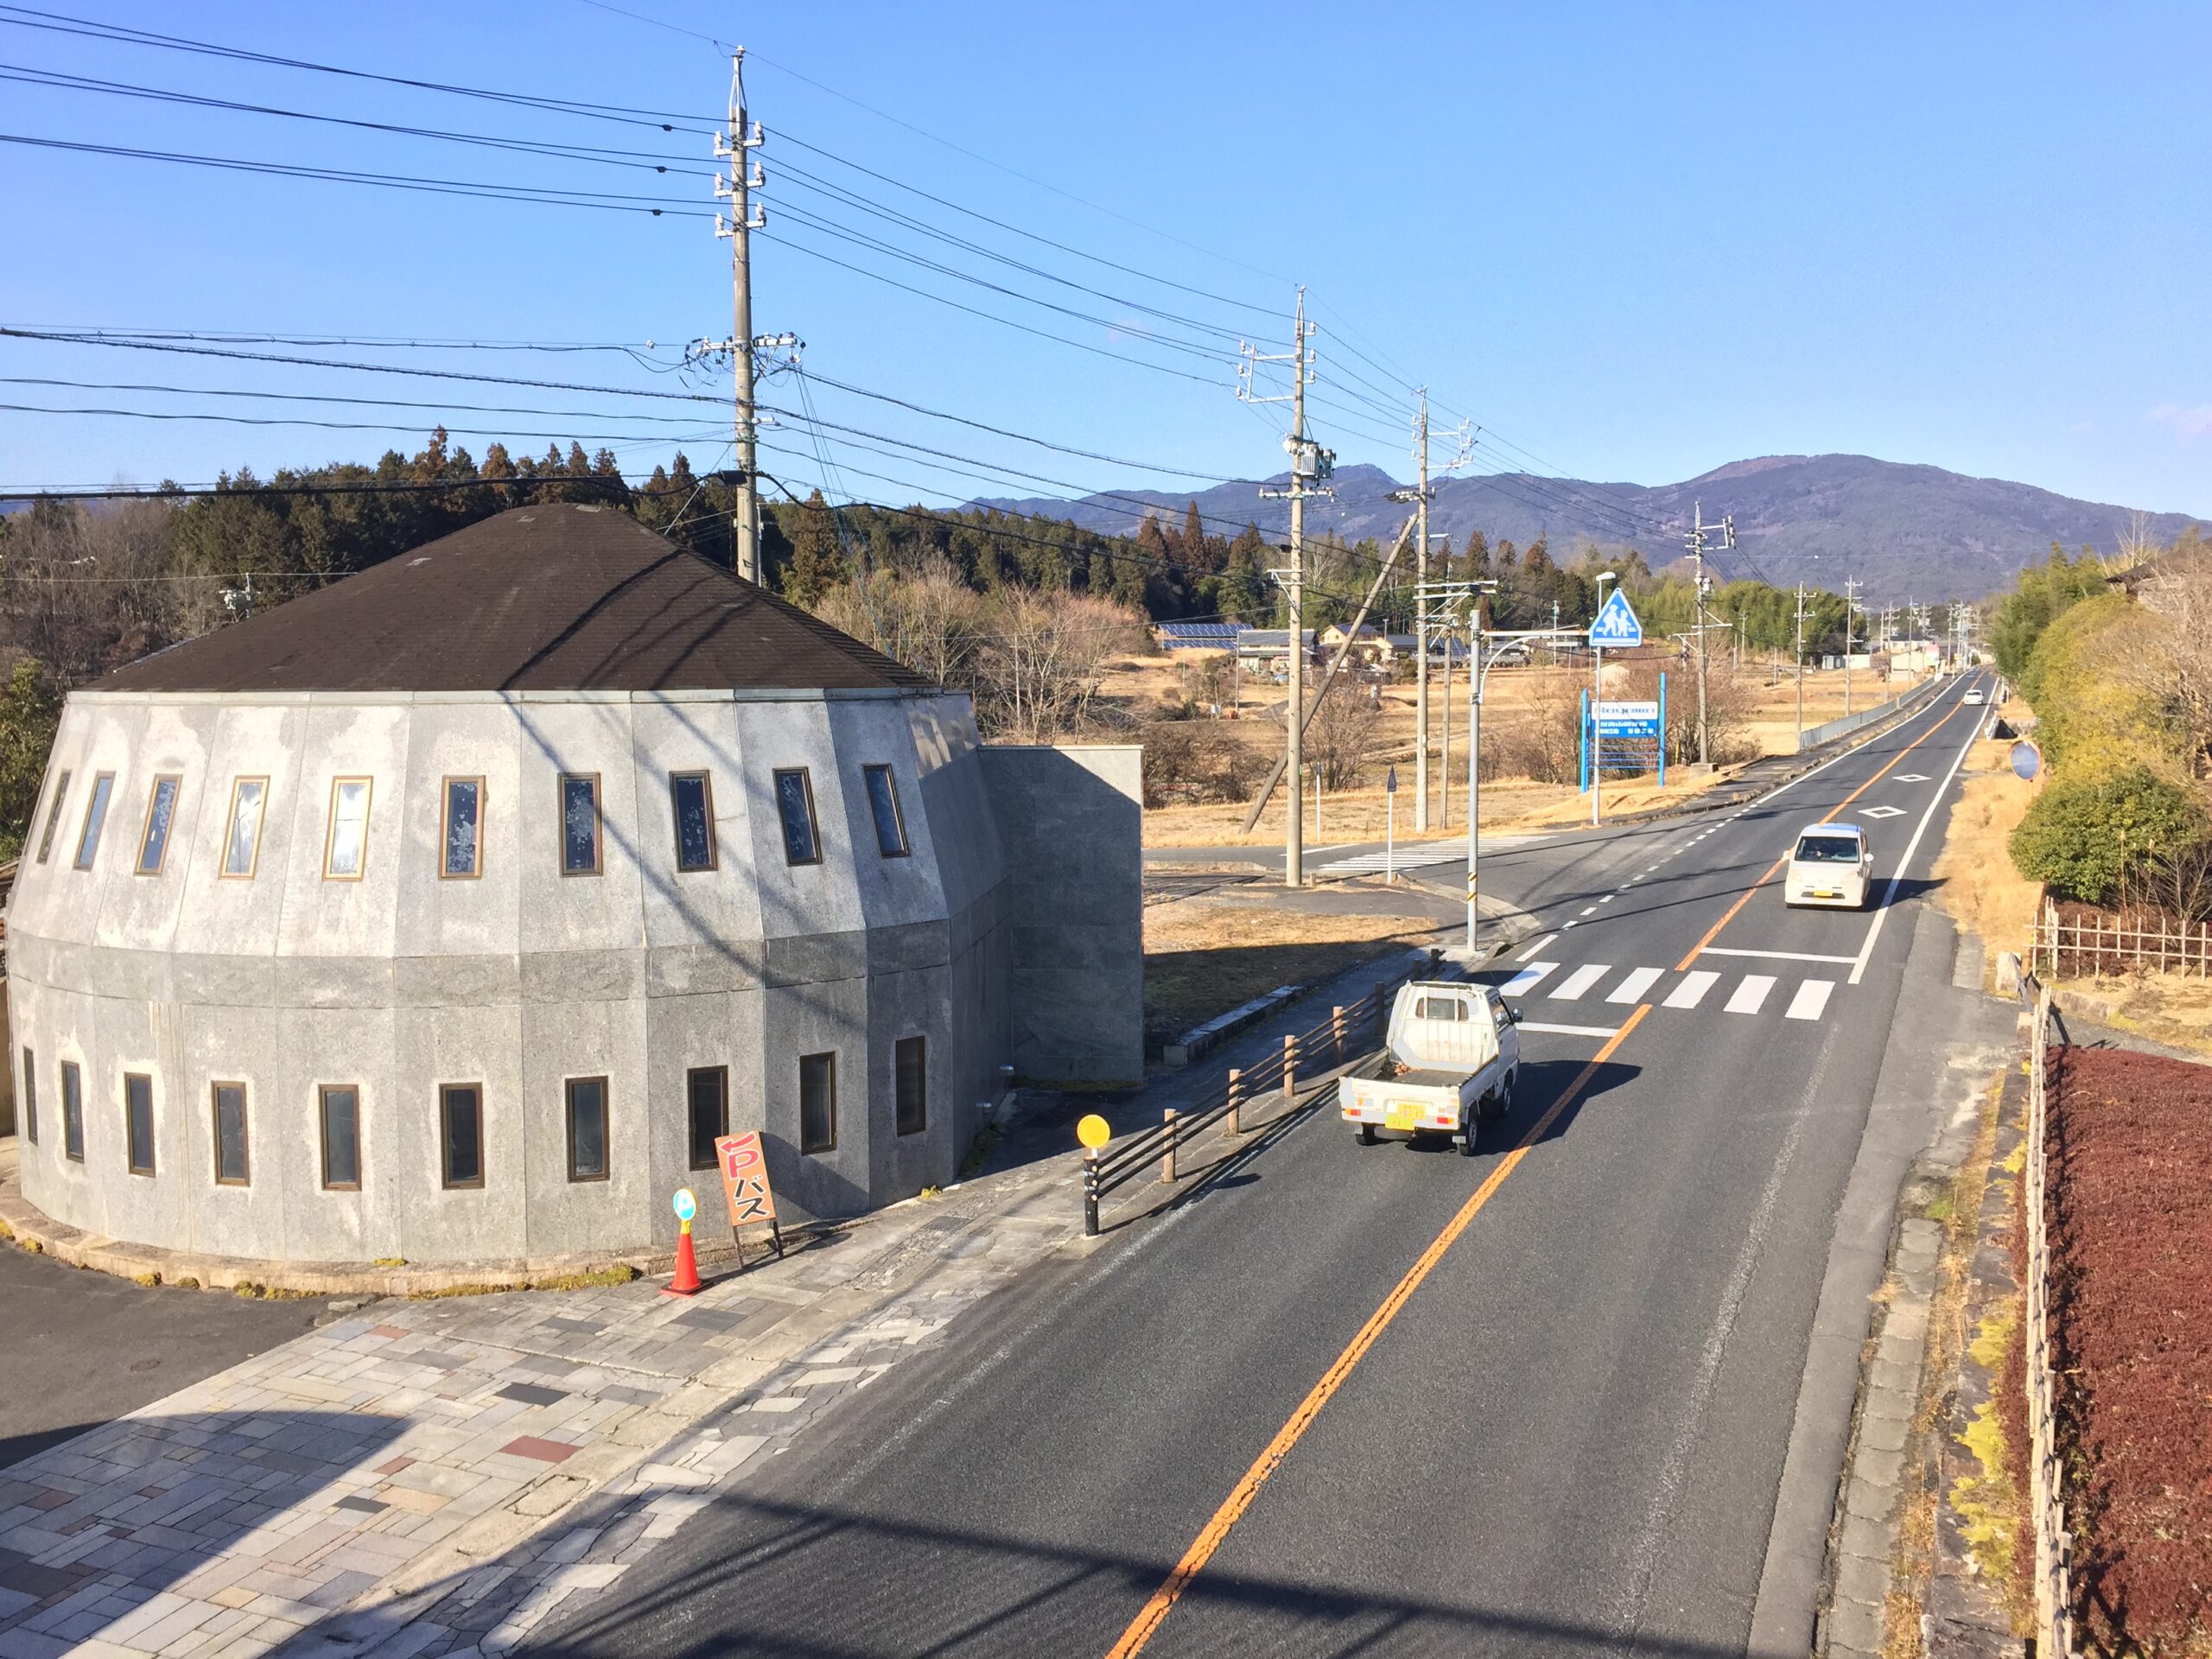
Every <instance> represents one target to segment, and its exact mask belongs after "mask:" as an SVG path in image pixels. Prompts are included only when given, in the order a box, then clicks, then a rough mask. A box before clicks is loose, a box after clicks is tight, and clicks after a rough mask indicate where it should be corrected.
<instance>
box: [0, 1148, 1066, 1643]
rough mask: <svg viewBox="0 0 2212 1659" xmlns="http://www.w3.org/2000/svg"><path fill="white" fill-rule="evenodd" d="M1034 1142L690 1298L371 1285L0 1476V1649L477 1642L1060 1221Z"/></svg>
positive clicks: (864, 1370) (651, 1292) (698, 1493)
mask: <svg viewBox="0 0 2212 1659" xmlns="http://www.w3.org/2000/svg"><path fill="white" fill-rule="evenodd" d="M1070 1175H1071V1170H1070V1166H1069V1161H1068V1160H1065V1159H1056V1160H1047V1161H1044V1162H1040V1163H1037V1164H1033V1165H1030V1166H1027V1167H1024V1168H1021V1169H1017V1170H1013V1171H1010V1172H1007V1173H1005V1174H1002V1175H998V1176H995V1177H992V1178H991V1179H988V1180H986V1181H982V1182H976V1183H971V1184H969V1185H968V1186H966V1187H963V1188H960V1189H957V1190H955V1191H954V1192H950V1193H949V1194H947V1195H946V1196H945V1197H944V1198H940V1199H937V1200H933V1201H928V1202H921V1201H917V1202H914V1203H910V1204H906V1205H899V1206H896V1207H894V1208H893V1209H892V1210H889V1211H883V1212H880V1213H879V1214H877V1215H875V1216H873V1217H868V1218H867V1219H866V1220H865V1221H863V1222H861V1223H860V1224H855V1226H853V1227H852V1228H850V1229H849V1230H846V1231H845V1232H843V1233H842V1235H840V1236H838V1237H837V1238H836V1243H834V1245H832V1246H831V1247H829V1248H814V1249H806V1250H804V1251H800V1252H797V1253H794V1254H793V1255H791V1257H790V1258H788V1259H787V1260H785V1261H783V1262H768V1263H764V1264H762V1265H760V1266H759V1267H756V1268H753V1269H751V1270H750V1271H748V1272H747V1273H745V1274H739V1275H735V1276H733V1277H729V1278H726V1279H724V1280H722V1281H721V1282H718V1283H716V1284H714V1285H711V1286H709V1287H708V1289H707V1290H706V1291H705V1292H704V1293H702V1294H701V1295H699V1296H697V1297H696V1298H692V1299H690V1300H677V1299H674V1298H670V1297H665V1296H664V1295H662V1294H660V1293H659V1291H658V1287H656V1286H655V1285H654V1284H653V1283H652V1282H651V1281H640V1282H639V1283H635V1284H631V1285H623V1286H610V1287H601V1288H599V1289H594V1290H588V1291H579V1292H571V1293H565V1294H557V1295H555V1294H543V1293H539V1294H531V1293H520V1294H501V1295H492V1296H478V1297H465V1298H461V1297H457V1298H452V1299H448V1300H426V1301H413V1302H382V1303H378V1304H375V1305H373V1306H372V1307H371V1308H370V1309H369V1310H367V1311H366V1312H365V1313H364V1314H363V1315H362V1316H361V1317H359V1318H355V1319H347V1320H345V1321H343V1322H341V1323H337V1324H333V1325H327V1326H325V1327H323V1328H321V1330H318V1331H316V1332H314V1333H312V1334H311V1335H308V1336H306V1337H302V1338H298V1339H296V1340H295V1341H293V1342H290V1343H289V1344H285V1345H283V1346H282V1347H280V1348H277V1349H274V1350H272V1351H270V1352H268V1353H265V1354H263V1355H260V1356H258V1357H255V1358H253V1359H251V1360H249V1361H247V1362H246V1363H243V1364H241V1365H238V1366H236V1367H234V1368H233V1369H232V1370H228V1371H226V1372H224V1373H222V1374H220V1375H219V1376H213V1377H211V1378H209V1379H207V1381H206V1382H203V1383H198V1384H195V1385H194V1386H193V1387H192V1388H189V1389H185V1390H184V1391H182V1392H181V1393H179V1394H176V1395H171V1396H170V1397H169V1398H168V1399H166V1400H162V1401H161V1402H157V1403H156V1404H155V1405H153V1406H150V1407H148V1408H145V1409H144V1410H143V1411H140V1412H137V1413H136V1414H132V1415H131V1416H129V1417H126V1418H123V1419H121V1420H118V1421H116V1422H113V1423H111V1424H108V1425H106V1426H105V1427H102V1428H99V1429H96V1430H93V1431H92V1433H87V1434H85V1435H82V1436H80V1437H79V1438H78V1439H76V1440H72V1441H69V1442H67V1443H66V1444H64V1445H62V1446H56V1447H54V1448H52V1449H50V1450H48V1451H47V1452H41V1453H40V1454H38V1455H37V1456H35V1457H33V1458H30V1459H27V1460H25V1461H24V1462H22V1463H20V1464H16V1465H13V1466H12V1467H10V1468H9V1469H7V1470H6V1471H4V1472H0V1659H49V1656H54V1655H59V1654H63V1653H78V1654H86V1655H123V1654H130V1655H156V1654H157V1655H163V1656H175V1659H182V1656H187V1655H189V1656H194V1659H231V1656H238V1655H250V1654H260V1653H265V1652H268V1651H270V1649H275V1648H277V1647H279V1646H281V1645H282V1644H283V1643H286V1642H288V1641H289V1640H291V1639H292V1638H294V1637H299V1636H301V1635H302V1633H303V1632H304V1633H311V1634H312V1635H313V1637H315V1645H316V1647H317V1648H318V1649H320V1648H322V1647H325V1646H327V1647H330V1648H338V1647H340V1646H341V1645H342V1646H343V1648H344V1649H345V1650H346V1651H348V1652H352V1653H356V1654H363V1653H374V1654H377V1655H379V1656H385V1659H411V1656H416V1655H423V1656H439V1655H444V1654H453V1653H471V1652H476V1653H498V1652H502V1651H505V1649H509V1648H511V1647H512V1646H514V1645H515V1644H516V1643H518V1642H519V1641H520V1640H521V1639H522V1637H524V1634H525V1633H526V1632H527V1631H528V1630H530V1629H531V1627H532V1626H534V1625H535V1624H537V1623H538V1622H539V1621H541V1620H542V1619H543V1618H545V1617H546V1616H547V1615H548V1614H549V1613H550V1612H552V1611H555V1610H556V1608H557V1607H558V1606H559V1605H560V1604H561V1602H562V1601H563V1599H565V1598H567V1597H569V1596H571V1595H575V1594H578V1593H583V1592H591V1591H594V1590H598V1589H602V1588H604V1587H605V1586H607V1585H608V1584H610V1583H612V1582H613V1580H616V1579H617V1578H619V1577H620V1575H621V1574H622V1573H623V1572H624V1571H625V1570H626V1568H627V1567H628V1566H629V1565H630V1563H631V1562H632V1560H636V1559H637V1558H638V1557H639V1555H640V1554H643V1553H644V1552H645V1550H647V1549H649V1548H652V1546H653V1545H655V1544H656V1543H657V1542H658V1541H660V1540H661V1539H664V1538H665V1537H667V1536H668V1535H671V1534H672V1533H673V1532H674V1531H675V1530H676V1529H677V1528H678V1527H679V1526H681V1525H682V1524H683V1521H684V1520H685V1519H686V1518H687V1517H688V1516H690V1515H691V1514H692V1513H694V1512H695V1511H696V1510H699V1509H700V1508H702V1507H703V1506H704V1505H705V1504H706V1503H709V1501H711V1498H712V1497H713V1495H714V1493H715V1490H716V1489H717V1488H720V1487H723V1486H726V1485H734V1484H737V1483H739V1482H741V1480H742V1479H743V1478H744V1473H745V1470H746V1468H747V1465H748V1464H750V1463H751V1462H752V1461H753V1460H754V1459H758V1458H760V1457H764V1456H769V1455H773V1454H774V1453H775V1452H778V1451H780V1450H782V1449H784V1448H785V1447H786V1446H790V1445H791V1444H792V1443H794V1442H795V1441H797V1440H799V1439H800V1438H801V1437H802V1436H804V1435H805V1434H806V1433H808V1431H809V1430H810V1428H811V1427H813V1426H814V1425H815V1424H817V1422H819V1421H821V1420H822V1419H823V1418H824V1417H825V1416H827V1415H828V1414H831V1413H834V1412H836V1410H837V1409H838V1408H839V1407H840V1406H841V1404H842V1403H843V1402H846V1401H848V1400H849V1398H850V1397H851V1396H852V1395H854V1394H855V1393H856V1392H857V1391H858V1390H859V1389H864V1388H866V1387H868V1385H869V1384H870V1383H873V1382H874V1380H875V1379H876V1378H877V1377H879V1376H881V1375H883V1373H884V1372H886V1371H887V1370H890V1369H891V1368H892V1367H893V1366H894V1365H896V1364H897V1363H899V1361H900V1360H901V1359H902V1358H904V1357H906V1356H909V1355H911V1354H912V1353H914V1352H915V1351H918V1349H919V1348H921V1347H922V1346H923V1345H924V1344H927V1343H929V1342H930V1341H931V1340H932V1338H936V1337H937V1336H938V1333H939V1332H942V1331H943V1330H944V1327H945V1326H946V1325H948V1324H949V1323H950V1321H951V1320H953V1319H955V1318H956V1317H957V1315H958V1314H959V1313H961V1312H962V1311H963V1310H964V1309H966V1308H968V1307H969V1306H972V1305H973V1304H974V1303H975V1302H976V1300H979V1299H980V1298H982V1297H983V1296H985V1295H987V1294H989V1292H990V1291H991V1290H992V1289H994V1288H995V1287H997V1286H999V1285H1000V1284H1001V1283H1003V1282H1004V1281H1006V1280H1007V1278H1008V1277H1010V1276H1011V1275H1012V1274H1014V1272H1016V1271H1018V1270H1019V1269H1020V1268H1022V1267H1023V1266H1026V1265H1027V1264H1028V1263H1030V1262H1033V1261H1035V1260H1037V1259H1038V1258H1039V1257H1040V1256H1041V1255H1045V1254H1046V1253H1047V1252H1049V1251H1051V1250H1052V1249H1056V1248H1058V1246H1060V1245H1061V1244H1062V1243H1065V1242H1066V1241H1067V1240H1068V1239H1070V1238H1071V1237H1072V1236H1074V1235H1076V1234H1077V1232H1078V1231H1079V1230H1080V1227H1081V1217H1080V1214H1079V1208H1080V1206H1079V1205H1077V1203H1076V1201H1075V1198H1074V1192H1073V1186H1072V1182H1071V1179H1070Z"/></svg>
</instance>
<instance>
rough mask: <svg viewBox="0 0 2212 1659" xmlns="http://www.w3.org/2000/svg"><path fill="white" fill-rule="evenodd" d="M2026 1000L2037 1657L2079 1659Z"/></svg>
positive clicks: (2036, 1042) (2041, 990) (2043, 1040)
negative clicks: (2076, 1642)
mask: <svg viewBox="0 0 2212 1659" xmlns="http://www.w3.org/2000/svg"><path fill="white" fill-rule="evenodd" d="M2021 990H2022V995H2023V996H2032V997H2033V998H2034V1002H2033V1007H2034V1014H2033V1017H2032V1023H2031V1027H2030V1038H2029V1041H2030V1042H2031V1045H2032V1046H2033V1053H2032V1055H2031V1058H2030V1060H2029V1064H2028V1167H2027V1181H2026V1186H2027V1193H2026V1198H2027V1203H2026V1208H2027V1212H2028V1213H2027V1224H2028V1286H2027V1290H2028V1313H2027V1329H2026V1331H2025V1332H2024V1336H2025V1340H2026V1344H2027V1373H2028V1505H2029V1508H2030V1509H2031V1510H2032V1511H2033V1516H2032V1518H2033V1521H2034V1523H2035V1538H2036V1567H2035V1580H2036V1651H2037V1654H2039V1655H2043V1656H2045V1659H2050V1656H2064V1659H2072V1656H2073V1655H2074V1654H2075V1646H2074V1586H2073V1571H2074V1536H2073V1535H2072V1534H2071V1533H2069V1531H2067V1529H2066V1500H2065V1498H2064V1497H2063V1495H2062V1492H2061V1490H2060V1487H2061V1481H2062V1478H2063V1454H2062V1453H2061V1452H2060V1451H2059V1447H2058V1435H2057V1427H2058V1425H2057V1412H2056V1408H2057V1395H2056V1389H2057V1383H2056V1379H2055V1378H2054V1376H2052V1373H2051V1363H2050V1362H2051V1355H2050V1230H2049V1228H2048V1226H2047V1224H2046V1223H2045V1220H2044V1208H2045V1205H2046V1201H2047V1198H2048V1194H2049V1183H2050V1171H2049V1168H2048V1166H2047V1164H2046V1161H2045V1156H2044V1143H2045V1142H2046V1141H2047V1140H2048V1139H2049V1135H2050V1118H2049V1111H2050V1105H2049V1090H2048V1086H2047V1083H2046V1072H2047V1071H2048V1067H2049V1058H2050V989H2049V988H2047V987H2044V986H2042V985H2037V984H2036V983H2035V982H2034V981H2033V980H2032V979H2031V980H2027V981H2024V982H2023V984H2022V988H2021Z"/></svg>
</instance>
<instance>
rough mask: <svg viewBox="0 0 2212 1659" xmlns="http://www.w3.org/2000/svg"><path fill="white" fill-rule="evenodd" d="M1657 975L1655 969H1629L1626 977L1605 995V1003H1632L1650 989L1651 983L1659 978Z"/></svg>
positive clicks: (1657, 971)
mask: <svg viewBox="0 0 2212 1659" xmlns="http://www.w3.org/2000/svg"><path fill="white" fill-rule="evenodd" d="M1659 974H1660V969H1656V968H1636V969H1630V972H1629V976H1628V977H1627V978H1626V979H1624V980H1623V981H1621V982H1620V983H1619V984H1618V985H1616V986H1614V987H1613V988H1612V990H1611V992H1610V993H1609V994H1608V995H1606V997H1605V1001H1608V1002H1633V1001H1636V999H1637V998H1638V997H1639V996H1642V995H1643V994H1644V992H1646V991H1648V990H1649V989H1650V988H1651V986H1652V982H1654V981H1655V980H1656V979H1657V978H1658V977H1659Z"/></svg>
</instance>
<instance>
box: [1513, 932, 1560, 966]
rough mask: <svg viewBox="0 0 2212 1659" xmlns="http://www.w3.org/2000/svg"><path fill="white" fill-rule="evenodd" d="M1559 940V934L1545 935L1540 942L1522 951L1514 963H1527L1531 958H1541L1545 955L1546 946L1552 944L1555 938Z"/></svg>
mask: <svg viewBox="0 0 2212 1659" xmlns="http://www.w3.org/2000/svg"><path fill="white" fill-rule="evenodd" d="M1555 938H1559V935H1558V934H1556V933H1547V934H1545V935H1544V937H1543V938H1541V939H1538V940H1537V941H1536V942H1535V944H1532V945H1530V946H1529V948H1528V949H1527V950H1523V951H1522V953H1521V954H1520V955H1519V956H1517V957H1514V961H1516V962H1526V961H1528V960H1529V957H1540V956H1541V955H1543V953H1544V947H1545V946H1546V945H1548V944H1550V943H1551V942H1552V941H1553V940H1554V939H1555Z"/></svg>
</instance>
